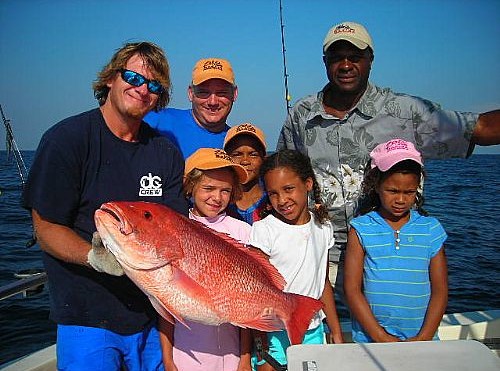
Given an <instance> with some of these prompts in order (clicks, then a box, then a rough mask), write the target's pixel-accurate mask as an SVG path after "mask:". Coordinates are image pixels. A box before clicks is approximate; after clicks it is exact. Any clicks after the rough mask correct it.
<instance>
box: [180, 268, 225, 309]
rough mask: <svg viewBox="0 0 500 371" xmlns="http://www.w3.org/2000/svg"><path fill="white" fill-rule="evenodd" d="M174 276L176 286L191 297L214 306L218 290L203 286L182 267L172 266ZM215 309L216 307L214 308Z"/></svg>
mask: <svg viewBox="0 0 500 371" xmlns="http://www.w3.org/2000/svg"><path fill="white" fill-rule="evenodd" d="M172 271H173V278H172V281H173V282H174V284H175V286H176V287H177V288H178V289H179V290H181V291H183V292H186V293H189V296H190V297H193V298H197V300H200V301H204V302H205V303H206V304H209V306H210V307H214V299H215V298H216V292H215V291H210V290H207V289H206V288H204V287H203V286H201V285H200V284H199V283H198V282H196V281H195V280H194V279H193V278H191V277H190V276H188V275H187V274H186V273H184V272H183V271H182V270H181V269H179V268H177V267H175V266H172ZM213 309H214V310H215V308H213Z"/></svg>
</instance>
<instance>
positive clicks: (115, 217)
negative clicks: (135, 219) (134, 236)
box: [99, 202, 133, 236]
mask: <svg viewBox="0 0 500 371" xmlns="http://www.w3.org/2000/svg"><path fill="white" fill-rule="evenodd" d="M99 211H100V212H103V213H107V214H109V215H110V216H111V218H112V222H113V224H114V225H116V226H117V227H118V229H119V230H120V233H122V234H124V235H125V236H127V235H129V234H131V233H132V232H133V228H132V224H130V221H129V220H128V219H127V218H126V217H125V216H124V213H123V210H122V209H121V208H120V207H119V206H118V205H116V204H114V203H109V202H108V203H105V204H102V205H101V207H100V208H99Z"/></svg>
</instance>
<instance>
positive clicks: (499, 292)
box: [0, 151, 500, 364]
mask: <svg viewBox="0 0 500 371" xmlns="http://www.w3.org/2000/svg"><path fill="white" fill-rule="evenodd" d="M33 154H34V152H32V151H25V152H23V155H24V159H25V161H26V163H27V166H29V165H30V164H31V161H32V159H33ZM426 167H427V171H428V178H427V180H426V183H425V194H424V195H425V198H426V202H425V208H426V209H427V211H428V212H429V213H430V214H431V215H432V216H435V217H437V218H438V219H439V220H440V221H441V223H442V224H443V225H444V227H445V229H446V231H447V233H448V235H449V238H448V241H447V243H446V252H447V257H448V268H449V287H450V295H449V304H448V308H447V313H453V312H465V311H472V310H488V309H498V308H500V288H499V285H498V283H497V280H498V277H499V272H500V243H499V242H498V240H499V239H500V216H499V215H498V214H499V212H498V210H497V209H498V207H497V206H496V205H498V196H499V195H500V176H499V174H500V155H474V156H472V157H471V158H470V159H468V160H462V159H450V160H444V161H443V160H435V161H429V162H428V163H427V164H426ZM0 191H1V194H0V285H2V286H3V285H5V284H8V283H11V282H13V280H15V278H14V273H16V272H19V271H20V270H23V269H29V268H42V267H43V265H42V262H41V253H40V249H39V247H38V246H37V245H35V246H33V247H29V248H27V247H26V244H27V243H28V241H30V239H31V234H32V228H31V220H30V217H29V215H28V213H27V211H26V210H24V209H22V208H21V206H20V192H21V185H20V179H19V177H18V175H17V169H16V165H15V163H14V162H13V161H10V162H8V161H7V158H6V152H5V151H0ZM48 301H49V298H48V289H47V288H45V289H44V290H43V291H42V292H41V293H39V294H36V295H34V296H31V297H28V298H23V297H22V296H21V295H17V296H14V297H11V298H8V299H6V300H4V301H2V302H0V364H2V363H4V362H7V361H9V360H12V359H15V358H18V357H20V356H23V355H26V354H28V353H31V352H33V351H35V350H39V349H42V348H44V347H46V346H48V345H50V344H53V343H54V342H55V325H54V324H53V323H52V322H51V321H49V320H48V315H49V304H48ZM339 314H340V316H341V319H345V318H348V313H347V311H346V310H345V308H344V307H340V308H339Z"/></svg>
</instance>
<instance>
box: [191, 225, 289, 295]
mask: <svg viewBox="0 0 500 371" xmlns="http://www.w3.org/2000/svg"><path fill="white" fill-rule="evenodd" d="M190 221H191V222H193V223H194V224H196V225H199V226H200V227H202V228H204V229H206V231H207V232H210V233H212V234H214V235H216V236H218V237H220V238H221V239H223V240H224V241H225V242H228V243H230V244H231V245H232V246H233V247H235V248H237V249H238V250H240V251H243V252H244V253H245V254H247V255H249V256H250V257H252V258H253V259H254V260H256V261H257V262H258V264H259V265H260V266H261V267H262V269H264V270H265V272H266V274H267V276H268V277H269V278H270V279H271V282H272V283H273V284H274V285H275V286H276V287H277V288H278V289H280V290H281V291H283V289H284V288H285V285H286V281H285V279H284V278H283V276H282V275H281V273H280V272H279V271H278V270H277V269H276V268H275V267H274V265H272V264H271V262H270V261H269V256H268V255H266V254H265V253H264V252H262V250H260V249H258V248H256V247H254V246H251V245H246V244H244V243H242V242H240V241H238V240H236V239H234V238H232V237H231V236H230V235H229V234H227V233H223V232H218V231H216V230H214V229H212V228H210V227H208V226H206V225H205V224H203V223H201V222H199V221H197V220H193V219H190Z"/></svg>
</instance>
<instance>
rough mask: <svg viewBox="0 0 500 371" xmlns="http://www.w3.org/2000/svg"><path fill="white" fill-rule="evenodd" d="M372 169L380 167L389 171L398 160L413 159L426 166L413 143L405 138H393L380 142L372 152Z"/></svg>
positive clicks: (381, 169)
mask: <svg viewBox="0 0 500 371" xmlns="http://www.w3.org/2000/svg"><path fill="white" fill-rule="evenodd" d="M370 158H371V159H372V161H371V167H372V169H373V168H375V167H378V168H379V170H380V171H387V170H389V169H390V168H391V167H393V166H394V165H396V164H397V163H398V162H401V161H404V160H413V161H415V162H416V163H418V164H420V166H424V164H423V162H422V156H421V155H420V152H418V151H417V149H416V148H415V146H414V145H413V143H411V142H407V141H406V140H403V139H392V140H390V141H388V142H385V143H382V144H379V145H378V146H376V147H375V148H374V149H373V151H371V152H370Z"/></svg>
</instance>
